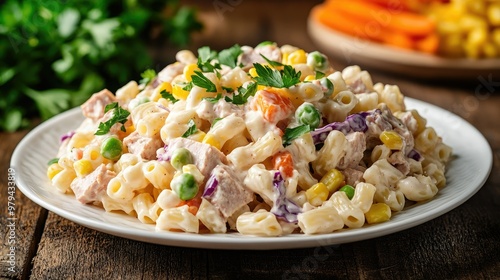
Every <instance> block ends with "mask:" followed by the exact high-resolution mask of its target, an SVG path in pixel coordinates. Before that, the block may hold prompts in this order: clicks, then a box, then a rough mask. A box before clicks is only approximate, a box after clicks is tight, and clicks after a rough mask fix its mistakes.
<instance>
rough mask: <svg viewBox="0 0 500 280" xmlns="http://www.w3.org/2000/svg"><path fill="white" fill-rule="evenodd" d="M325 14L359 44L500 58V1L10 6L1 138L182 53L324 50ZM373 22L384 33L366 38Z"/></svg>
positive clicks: (2, 38)
mask: <svg viewBox="0 0 500 280" xmlns="http://www.w3.org/2000/svg"><path fill="white" fill-rule="evenodd" d="M318 5H320V7H319V8H317V9H316V11H317V13H316V14H315V17H314V18H315V20H317V22H320V23H321V24H323V25H324V26H325V27H327V28H330V29H331V30H334V31H336V32H340V33H342V34H345V35H347V36H353V37H355V38H357V39H362V40H367V41H371V42H374V43H377V44H381V45H384V46H390V47H395V48H398V49H400V50H405V51H411V52H421V53H425V54H426V55H430V56H436V57H443V58H450V57H451V58H454V59H461V58H467V59H472V60H480V59H495V58H498V56H499V54H500V1H491V0H481V1H474V0H450V1H447V0H352V1H348V0H329V1H300V0H290V1H277V0H275V1H264V0H253V1H250V0H213V1H189V0H187V1H170V0H143V1H139V0H103V1H96V0H94V1H88V0H59V1H55V0H47V1H40V0H25V1H17V0H5V1H2V4H0V56H1V61H2V63H1V64H0V87H1V93H0V131H16V130H19V129H24V128H29V127H32V126H33V124H34V123H39V122H40V121H43V120H46V119H48V118H50V117H52V116H54V115H56V114H58V113H60V112H62V111H65V110H67V109H69V108H72V107H75V106H78V105H80V104H81V103H82V102H84V101H85V100H86V99H88V98H89V96H90V95H91V94H92V93H94V92H96V91H99V90H101V89H103V88H108V89H109V90H111V91H113V92H114V91H116V89H118V88H119V87H120V86H122V85H124V84H125V83H126V82H128V81H130V80H139V79H140V78H141V77H140V74H141V73H142V72H143V71H144V70H146V69H154V70H156V71H157V72H158V71H159V70H161V69H162V68H163V67H165V66H166V65H167V64H169V63H171V62H173V61H174V59H175V53H176V52H177V51H179V50H181V49H190V50H192V51H193V52H195V53H196V50H197V49H198V48H199V47H201V46H204V45H209V46H210V47H211V48H212V49H215V50H221V49H224V48H228V47H230V46H232V45H234V44H239V45H250V46H255V45H257V44H258V43H260V42H261V41H263V40H272V41H275V42H276V43H278V45H283V44H290V45H295V46H298V47H300V48H302V49H304V50H306V51H312V50H316V49H317V48H316V46H315V44H314V42H313V41H311V40H305V39H304V38H308V37H307V36H304V34H307V33H308V29H307V28H308V26H307V22H308V17H309V16H310V11H311V10H312V9H313V7H315V6H318ZM387 14H389V15H391V17H390V18H389V19H390V20H389V19H388V18H387V17H384V15H387ZM373 22H375V23H378V29H377V30H378V31H377V32H373V31H369V30H368V31H366V30H367V29H366V27H368V26H369V24H371V23H373ZM359 27H365V29H364V30H365V31H366V32H362V33H359V32H358V31H359V30H360V29H359ZM356 28H358V29H356ZM380 28H382V29H380ZM380 34H386V35H387V34H391V35H393V36H380ZM396 35H397V36H396ZM387 38H390V39H387ZM495 61H497V60H495ZM336 63H338V64H336ZM345 63H346V62H345V61H341V60H339V61H338V62H336V61H334V62H333V65H334V67H335V66H338V67H339V68H340V67H343V66H345ZM498 65H500V64H498ZM498 68H500V66H499V67H498Z"/></svg>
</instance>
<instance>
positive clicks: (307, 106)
mask: <svg viewBox="0 0 500 280" xmlns="http://www.w3.org/2000/svg"><path fill="white" fill-rule="evenodd" d="M295 118H296V119H297V121H298V122H299V123H300V124H307V125H309V127H310V128H311V130H312V129H316V128H317V127H318V126H319V124H320V122H321V114H320V113H319V111H318V109H316V108H315V107H314V106H313V105H312V104H311V103H302V105H300V106H299V108H297V110H296V111H295Z"/></svg>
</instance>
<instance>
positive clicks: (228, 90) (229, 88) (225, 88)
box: [222, 86, 234, 92]
mask: <svg viewBox="0 0 500 280" xmlns="http://www.w3.org/2000/svg"><path fill="white" fill-rule="evenodd" d="M222 89H223V90H225V91H226V92H233V91H234V89H233V88H231V87H224V86H223V87H222Z"/></svg>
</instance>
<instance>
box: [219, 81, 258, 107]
mask: <svg viewBox="0 0 500 280" xmlns="http://www.w3.org/2000/svg"><path fill="white" fill-rule="evenodd" d="M256 92H257V83H251V84H248V86H247V87H246V88H244V87H239V88H238V93H239V94H235V93H234V94H233V99H231V98H229V97H227V96H226V98H225V100H226V101H227V102H231V103H233V104H236V105H242V104H245V103H247V100H248V98H249V97H250V96H254V95H255V93H256Z"/></svg>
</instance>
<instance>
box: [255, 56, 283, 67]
mask: <svg viewBox="0 0 500 280" xmlns="http://www.w3.org/2000/svg"><path fill="white" fill-rule="evenodd" d="M260 56H262V58H264V59H265V60H266V61H267V63H269V65H271V66H272V67H280V66H283V63H281V62H278V61H274V60H270V59H269V58H267V57H265V56H264V55H263V54H260Z"/></svg>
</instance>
